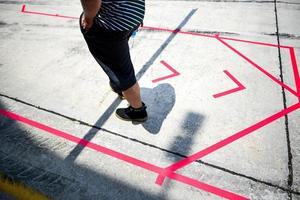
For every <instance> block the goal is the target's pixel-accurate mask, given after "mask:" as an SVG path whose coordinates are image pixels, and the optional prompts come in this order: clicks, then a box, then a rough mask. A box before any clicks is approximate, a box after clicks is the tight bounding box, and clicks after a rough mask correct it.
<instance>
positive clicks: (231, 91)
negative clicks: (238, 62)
mask: <svg viewBox="0 0 300 200" xmlns="http://www.w3.org/2000/svg"><path fill="white" fill-rule="evenodd" d="M224 73H225V74H226V75H227V76H228V77H229V78H230V79H231V80H232V81H233V82H234V83H235V84H236V85H237V86H238V87H237V88H234V89H231V90H227V91H224V92H221V93H218V94H214V95H213V97H214V98H219V97H222V96H225V95H228V94H232V93H234V92H238V91H241V90H244V89H246V87H245V86H244V85H242V84H241V83H240V82H239V81H238V80H237V79H236V78H235V77H234V76H233V75H232V74H230V73H229V71H227V70H224Z"/></svg>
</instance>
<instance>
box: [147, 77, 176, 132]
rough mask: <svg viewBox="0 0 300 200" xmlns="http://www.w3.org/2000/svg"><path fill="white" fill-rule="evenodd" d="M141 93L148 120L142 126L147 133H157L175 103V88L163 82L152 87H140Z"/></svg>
mask: <svg viewBox="0 0 300 200" xmlns="http://www.w3.org/2000/svg"><path fill="white" fill-rule="evenodd" d="M141 95H142V99H143V101H144V102H145V103H146V105H147V107H148V109H147V112H148V120H147V121H146V122H145V123H143V127H144V128H145V129H146V130H147V131H148V132H149V133H152V134H157V133H158V132H159V131H160V129H161V126H162V124H163V121H164V120H165V119H166V117H167V115H168V114H169V113H170V111H171V110H172V108H173V106H174V104H175V99H176V97H175V90H174V88H173V87H172V86H171V85H170V84H168V83H163V84H160V85H158V86H156V87H155V88H153V89H150V88H141Z"/></svg>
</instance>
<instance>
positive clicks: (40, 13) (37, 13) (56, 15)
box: [21, 5, 79, 19]
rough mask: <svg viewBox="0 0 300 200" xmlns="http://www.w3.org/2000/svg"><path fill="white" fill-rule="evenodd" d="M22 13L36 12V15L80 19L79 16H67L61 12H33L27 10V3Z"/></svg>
mask: <svg viewBox="0 0 300 200" xmlns="http://www.w3.org/2000/svg"><path fill="white" fill-rule="evenodd" d="M21 12H22V13H27V14H34V15H45V16H50V17H61V18H66V19H79V17H71V16H65V15H59V14H48V13H43V12H32V11H26V5H23V6H22V10H21Z"/></svg>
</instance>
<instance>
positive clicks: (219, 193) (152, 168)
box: [0, 109, 248, 200]
mask: <svg viewBox="0 0 300 200" xmlns="http://www.w3.org/2000/svg"><path fill="white" fill-rule="evenodd" d="M0 114H1V115H4V116H6V117H8V118H11V119H14V120H17V121H19V122H22V123H24V124H27V125H30V126H32V127H35V128H38V129H40V130H43V131H46V132H48V133H50V134H52V135H55V136H58V137H60V138H64V139H66V140H69V141H71V142H74V143H76V144H79V145H81V146H84V147H88V148H90V149H93V150H95V151H98V152H101V153H103V154H106V155H109V156H111V157H114V158H117V159H119V160H122V161H125V162H127V163H130V164H132V165H135V166H138V167H141V168H143V169H146V170H148V171H151V172H154V173H157V174H161V173H163V170H164V169H163V168H161V167H158V166H156V165H153V164H150V163H147V162H145V161H142V160H139V159H136V158H133V157H131V156H128V155H126V154H123V153H120V152H117V151H114V150H112V149H109V148H107V147H104V146H101V145H98V144H95V143H92V142H89V141H87V140H85V139H82V138H79V137H76V136H74V135H71V134H69V133H66V132H63V131H60V130H57V129H54V128H52V127H49V126H47V125H44V124H41V123H39V122H36V121H33V120H30V119H28V118H25V117H23V116H20V115H17V114H15V113H13V112H10V111H7V110H3V109H0ZM168 177H169V178H170V179H173V180H176V181H178V182H181V183H185V184H187V185H190V186H193V187H196V188H199V189H201V190H204V191H207V192H209V193H212V194H215V195H217V196H220V197H222V198H226V199H237V200H245V199H248V198H245V197H243V196H240V195H238V194H234V193H232V192H229V191H225V190H222V189H220V188H217V187H215V186H212V185H209V184H206V183H203V182H200V181H197V180H195V179H192V178H189V177H186V176H184V175H181V174H177V173H170V174H168Z"/></svg>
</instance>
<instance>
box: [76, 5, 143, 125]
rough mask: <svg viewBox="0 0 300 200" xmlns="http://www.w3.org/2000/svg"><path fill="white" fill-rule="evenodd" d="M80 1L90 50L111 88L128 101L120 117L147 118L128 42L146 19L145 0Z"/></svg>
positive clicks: (131, 119)
mask: <svg viewBox="0 0 300 200" xmlns="http://www.w3.org/2000/svg"><path fill="white" fill-rule="evenodd" d="M81 5H82V8H83V13H82V14H81V15H80V20H79V23H80V29H81V32H82V34H83V37H84V39H85V41H86V43H87V46H88V48H89V51H90V52H91V54H92V55H93V57H94V58H95V60H96V61H97V62H98V64H99V65H100V66H101V67H102V69H103V71H104V72H105V73H106V74H107V76H108V78H109V84H110V87H111V88H112V90H113V91H114V92H116V93H117V94H118V95H119V97H121V98H125V99H126V100H127V101H128V103H129V106H128V107H127V108H119V109H117V110H116V115H117V117H119V118H120V119H122V120H126V121H135V122H145V121H146V120H147V118H148V115H147V111H146V108H147V107H146V105H145V103H144V102H142V100H141V94H140V86H139V84H138V82H137V80H136V76H135V72H134V68H133V64H132V62H131V58H130V52H129V45H128V40H129V38H130V36H131V35H132V34H133V33H134V31H136V29H137V28H138V27H139V26H140V24H141V23H142V21H143V19H144V14H145V0H129V1H126V0H102V1H101V0H81Z"/></svg>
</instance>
